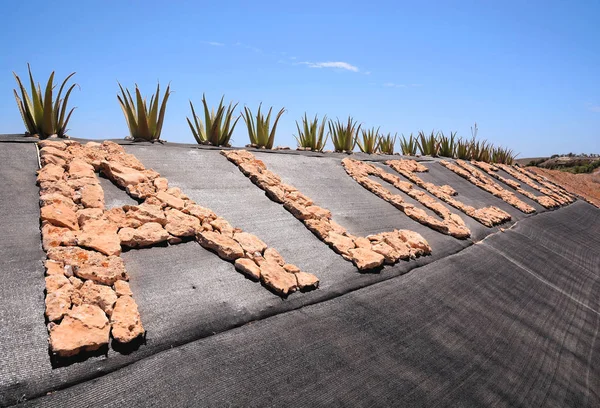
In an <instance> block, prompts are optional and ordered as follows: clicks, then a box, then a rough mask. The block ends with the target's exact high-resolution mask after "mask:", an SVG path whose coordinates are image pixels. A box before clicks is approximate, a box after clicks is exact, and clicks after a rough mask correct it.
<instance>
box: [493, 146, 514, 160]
mask: <svg viewBox="0 0 600 408" xmlns="http://www.w3.org/2000/svg"><path fill="white" fill-rule="evenodd" d="M491 150H492V157H491V161H492V162H493V163H502V164H513V162H514V160H515V158H516V157H517V156H518V154H515V153H514V152H513V151H512V149H505V148H503V147H491Z"/></svg>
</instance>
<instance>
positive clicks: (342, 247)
mask: <svg viewBox="0 0 600 408" xmlns="http://www.w3.org/2000/svg"><path fill="white" fill-rule="evenodd" d="M325 242H326V243H328V244H329V245H331V246H332V247H333V249H335V251H336V252H337V253H339V254H346V255H349V254H350V252H348V251H349V250H350V249H354V248H355V245H354V241H352V238H350V237H347V236H344V235H340V234H338V233H336V232H333V231H330V232H329V235H328V236H327V238H325Z"/></svg>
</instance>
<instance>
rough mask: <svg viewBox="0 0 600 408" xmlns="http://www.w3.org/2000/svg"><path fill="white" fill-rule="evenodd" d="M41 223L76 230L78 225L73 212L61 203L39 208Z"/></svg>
mask: <svg viewBox="0 0 600 408" xmlns="http://www.w3.org/2000/svg"><path fill="white" fill-rule="evenodd" d="M40 212H41V218H42V221H48V222H50V223H51V224H53V225H55V226H57V227H66V228H69V229H71V230H78V229H79V223H78V222H77V215H76V214H75V211H73V210H72V209H71V208H69V207H67V206H66V205H65V204H62V203H55V204H50V205H46V206H44V207H42V208H41V211H40Z"/></svg>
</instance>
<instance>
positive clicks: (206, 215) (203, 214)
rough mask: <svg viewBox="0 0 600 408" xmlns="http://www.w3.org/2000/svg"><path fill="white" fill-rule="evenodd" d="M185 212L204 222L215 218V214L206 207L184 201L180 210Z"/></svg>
mask: <svg viewBox="0 0 600 408" xmlns="http://www.w3.org/2000/svg"><path fill="white" fill-rule="evenodd" d="M182 212H184V213H185V214H190V215H193V216H194V217H196V218H198V219H199V220H200V222H202V223H204V222H205V221H208V222H211V221H213V220H215V219H217V215H216V214H215V213H214V212H212V211H211V210H209V209H208V208H204V207H201V206H199V205H198V204H193V203H190V202H188V203H186V205H185V208H184V209H183V210H182Z"/></svg>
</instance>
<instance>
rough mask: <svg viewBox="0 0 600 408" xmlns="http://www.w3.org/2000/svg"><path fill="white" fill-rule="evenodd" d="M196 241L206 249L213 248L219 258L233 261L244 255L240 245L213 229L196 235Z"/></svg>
mask: <svg viewBox="0 0 600 408" xmlns="http://www.w3.org/2000/svg"><path fill="white" fill-rule="evenodd" d="M197 239H198V243H199V244H200V245H202V246H203V247H204V248H206V249H210V250H213V251H215V252H216V253H217V255H219V256H220V257H221V258H223V259H226V260H228V261H235V260H236V259H238V258H242V257H243V256H244V250H243V249H242V246H241V245H240V244H238V243H237V241H235V240H234V239H233V238H230V237H228V236H226V235H223V234H219V233H218V232H214V231H203V232H201V233H199V234H198V235H197Z"/></svg>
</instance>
